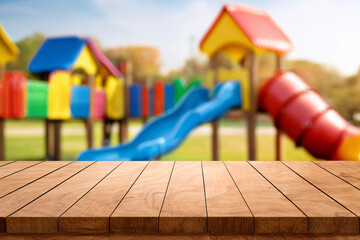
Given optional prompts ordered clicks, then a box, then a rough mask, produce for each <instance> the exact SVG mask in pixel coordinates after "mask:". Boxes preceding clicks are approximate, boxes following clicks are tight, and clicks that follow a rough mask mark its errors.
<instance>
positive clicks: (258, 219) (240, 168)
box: [226, 162, 308, 233]
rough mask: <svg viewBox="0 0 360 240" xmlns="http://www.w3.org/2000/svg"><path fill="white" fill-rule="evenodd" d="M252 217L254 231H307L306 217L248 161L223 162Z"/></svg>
mask: <svg viewBox="0 0 360 240" xmlns="http://www.w3.org/2000/svg"><path fill="white" fill-rule="evenodd" d="M226 166H227V167H228V169H229V172H230V173H231V175H232V177H233V178H234V180H235V182H236V184H237V186H238V188H239V189H240V192H241V193H242V195H243V197H244V199H245V201H246V202H247V204H248V206H249V208H250V210H251V212H252V213H253V215H254V219H255V233H306V232H307V231H308V221H307V217H306V216H305V215H304V214H303V213H302V212H301V211H300V210H299V209H298V208H297V207H296V206H295V205H294V204H292V203H291V202H290V201H289V200H288V199H286V198H285V197H284V196H283V195H282V194H281V193H280V192H279V191H278V190H277V189H276V188H274V187H273V186H272V185H271V184H270V183H269V182H268V181H267V180H266V179H265V178H263V177H262V176H261V175H260V174H259V173H258V172H257V171H256V170H255V169H253V168H252V167H251V166H250V165H249V164H248V163H247V162H226Z"/></svg>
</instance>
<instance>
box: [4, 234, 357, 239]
mask: <svg viewBox="0 0 360 240" xmlns="http://www.w3.org/2000/svg"><path fill="white" fill-rule="evenodd" d="M0 239H1V240H48V239H51V240H68V239H76V240H138V239H146V240H159V239H160V240H213V239H224V240H279V239H281V240H359V235H358V234H346V235H344V234H339V235H336V234H286V235H285V234H261V235H260V234H257V235H210V234H191V235H172V234H167V235H165V234H161V235H159V234H94V235H89V234H87V235H84V234H81V235H80V234H41V235H39V234H36V235H34V234H26V235H24V234H16V235H15V234H1V233H0Z"/></svg>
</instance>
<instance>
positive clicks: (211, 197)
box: [202, 162, 254, 234]
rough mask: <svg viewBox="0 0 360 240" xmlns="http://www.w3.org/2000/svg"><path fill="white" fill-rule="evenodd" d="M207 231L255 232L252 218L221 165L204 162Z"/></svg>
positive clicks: (224, 232) (223, 166) (217, 232)
mask: <svg viewBox="0 0 360 240" xmlns="http://www.w3.org/2000/svg"><path fill="white" fill-rule="evenodd" d="M202 164H203V171H204V182H205V192H206V203H207V204H206V206H207V212H208V231H209V232H210V233H216V234H244V233H252V232H254V222H253V220H254V219H253V215H252V214H251V212H250V210H249V208H248V206H247V205H246V203H245V201H244V199H243V197H242V196H241V194H240V192H239V190H238V189H237V187H236V185H235V183H234V181H233V180H232V178H231V176H230V174H229V172H228V171H227V169H226V167H225V165H224V162H203V163H202Z"/></svg>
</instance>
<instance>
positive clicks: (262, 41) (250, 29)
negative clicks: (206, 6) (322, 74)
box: [200, 4, 293, 53]
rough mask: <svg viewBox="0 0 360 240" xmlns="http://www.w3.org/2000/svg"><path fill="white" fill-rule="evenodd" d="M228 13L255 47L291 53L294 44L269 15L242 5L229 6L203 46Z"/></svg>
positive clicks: (225, 8) (226, 6)
mask: <svg viewBox="0 0 360 240" xmlns="http://www.w3.org/2000/svg"><path fill="white" fill-rule="evenodd" d="M225 11H227V12H228V13H229V14H230V16H231V17H232V18H233V19H234V21H235V22H236V23H237V24H238V25H239V27H240V28H241V29H242V30H243V32H244V33H245V35H246V36H247V37H248V38H249V39H250V41H251V42H252V43H253V45H254V46H256V47H258V48H260V49H267V50H271V51H275V52H283V53H286V52H289V51H291V50H292V49H293V44H292V42H291V41H290V39H289V38H288V37H287V36H286V35H285V33H284V32H283V31H282V30H281V29H280V27H279V26H278V25H277V24H276V23H275V22H274V21H273V20H272V18H271V17H270V16H269V14H268V13H267V12H266V11H264V10H262V9H259V8H255V7H252V6H247V5H241V4H227V5H225V6H224V7H223V9H222V11H221V12H220V14H219V16H218V17H217V19H216V20H215V22H214V24H213V25H212V26H211V28H210V29H209V31H208V32H207V34H206V35H205V36H204V38H203V39H202V41H201V43H200V45H202V44H203V42H204V41H205V39H206V38H207V36H208V34H209V33H210V32H211V30H212V29H213V27H214V26H215V25H216V23H217V22H218V20H219V19H220V17H221V15H222V14H223V13H224V12H225Z"/></svg>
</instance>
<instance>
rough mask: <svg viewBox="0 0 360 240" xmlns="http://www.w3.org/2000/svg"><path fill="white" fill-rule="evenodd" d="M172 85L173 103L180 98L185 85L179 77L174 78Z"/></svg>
mask: <svg viewBox="0 0 360 240" xmlns="http://www.w3.org/2000/svg"><path fill="white" fill-rule="evenodd" d="M174 86H175V104H176V103H177V102H179V101H180V99H181V98H182V96H183V94H184V92H185V86H184V82H183V80H182V79H181V78H175V79H174Z"/></svg>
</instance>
